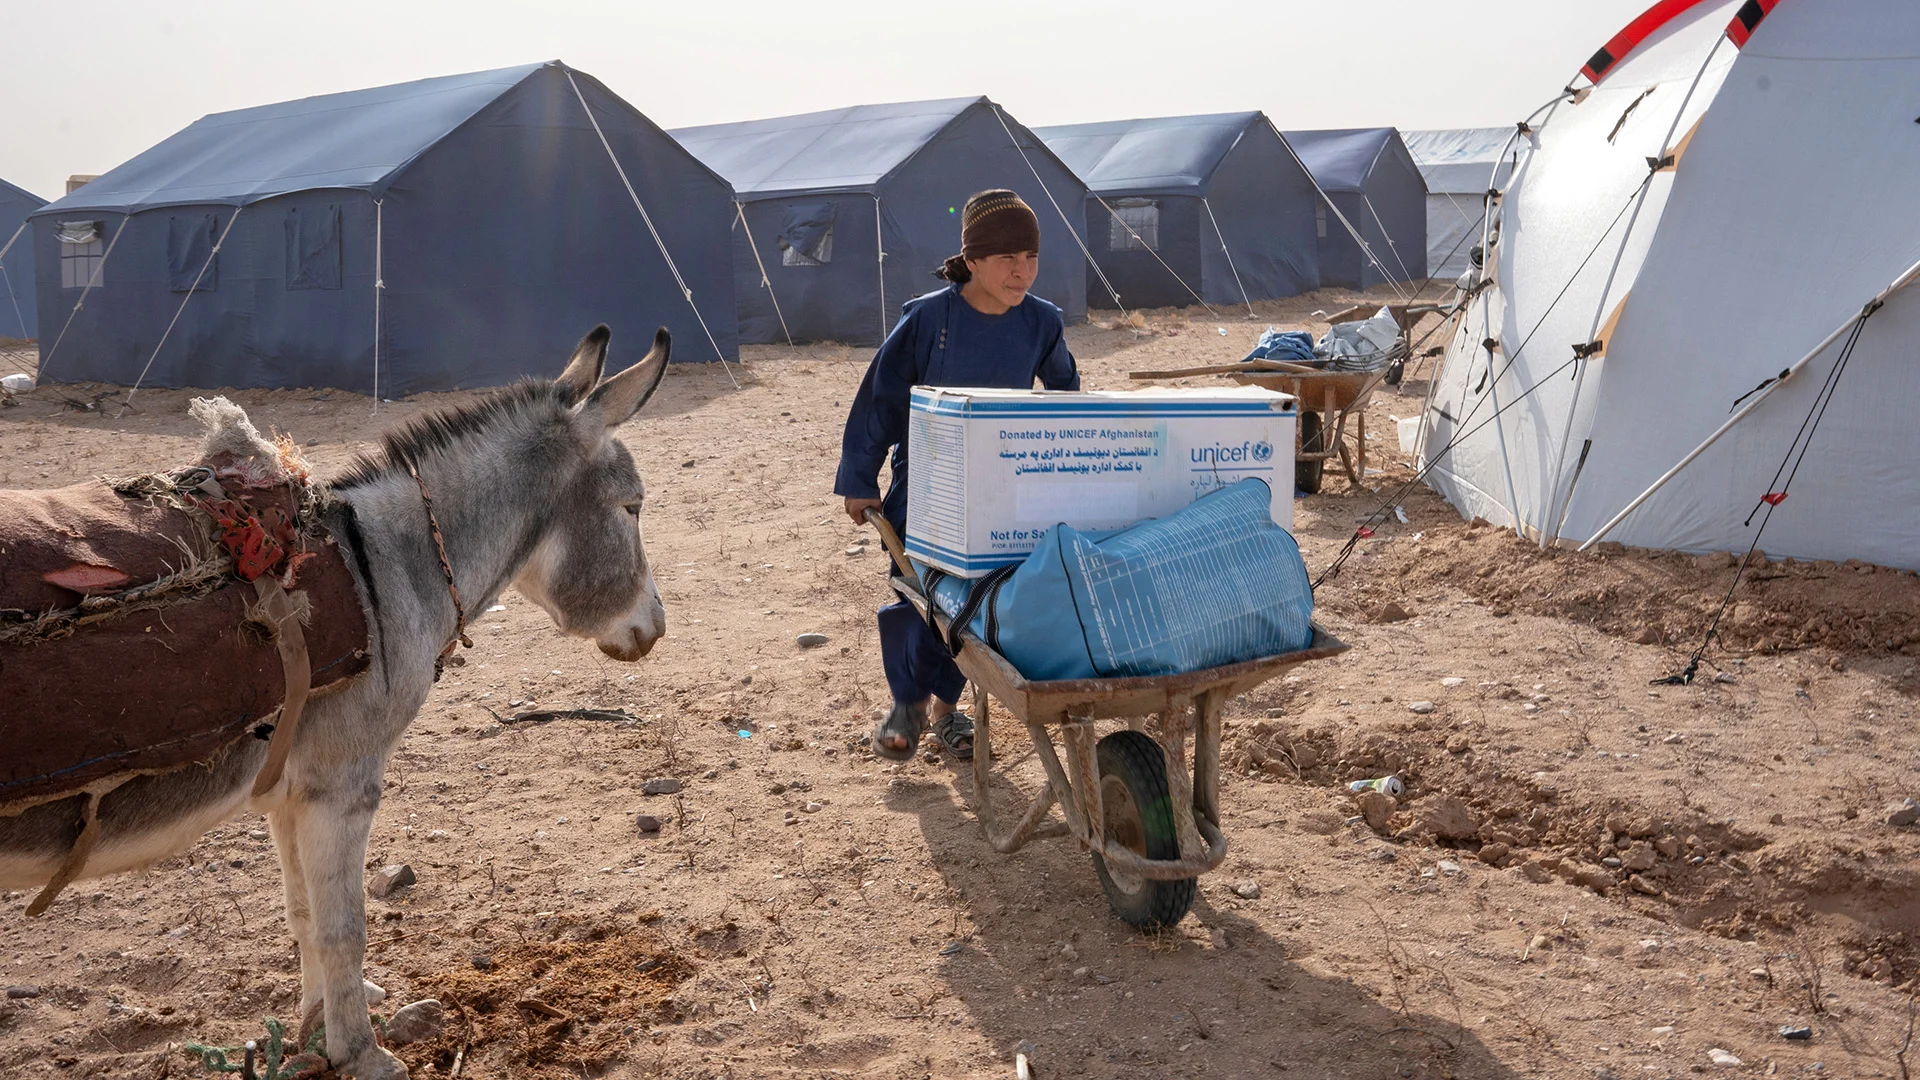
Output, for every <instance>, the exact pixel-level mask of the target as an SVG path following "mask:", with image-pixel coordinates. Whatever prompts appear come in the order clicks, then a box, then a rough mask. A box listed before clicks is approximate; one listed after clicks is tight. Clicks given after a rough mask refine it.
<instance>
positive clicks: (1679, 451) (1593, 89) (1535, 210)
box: [1422, 0, 1920, 568]
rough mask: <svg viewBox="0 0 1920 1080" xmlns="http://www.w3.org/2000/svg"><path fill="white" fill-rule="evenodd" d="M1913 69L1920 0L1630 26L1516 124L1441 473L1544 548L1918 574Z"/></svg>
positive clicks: (1777, 4)
mask: <svg viewBox="0 0 1920 1080" xmlns="http://www.w3.org/2000/svg"><path fill="white" fill-rule="evenodd" d="M1916 86H1920V4H1914V3H1912V2H1910V0H1849V2H1848V3H1844V4H1826V3H1817V2H1814V0H1745V2H1742V0H1666V2H1663V3H1660V4H1657V5H1655V7H1653V8H1652V9H1650V10H1649V11H1648V12H1647V13H1646V14H1645V15H1643V16H1641V17H1640V18H1639V19H1637V20H1635V21H1634V22H1633V23H1632V24H1631V25H1629V26H1628V28H1627V29H1626V30H1624V31H1622V33H1621V34H1620V35H1618V36H1616V37H1615V38H1614V39H1613V40H1612V41H1609V42H1608V43H1607V44H1606V46H1605V47H1604V48H1603V49H1601V50H1600V51H1599V52H1598V53H1596V54H1595V55H1594V57H1593V59H1592V60H1590V61H1589V62H1588V64H1587V66H1586V67H1584V68H1583V69H1582V70H1581V76H1580V78H1579V79H1577V80H1575V83H1574V86H1573V87H1570V88H1569V89H1568V90H1567V91H1566V92H1563V93H1562V94H1560V95H1558V96H1556V97H1555V98H1554V100H1553V101H1552V102H1550V103H1549V104H1547V105H1546V106H1543V107H1542V108H1541V109H1540V110H1539V111H1538V112H1537V113H1536V114H1535V115H1534V116H1533V117H1530V118H1528V120H1527V123H1526V125H1525V130H1524V131H1522V130H1521V129H1520V128H1516V136H1515V140H1514V147H1513V148H1512V149H1514V150H1517V151H1518V156H1517V159H1516V160H1517V162H1518V165H1517V167H1516V169H1515V171H1514V174H1513V177H1512V179H1511V181H1510V182H1509V183H1508V185H1507V187H1506V188H1505V189H1504V191H1503V193H1502V195H1501V196H1500V198H1499V199H1497V200H1496V201H1495V205H1494V206H1493V208H1492V211H1491V213H1490V215H1489V217H1488V220H1487V221H1486V222H1485V223H1484V224H1483V226H1482V230H1483V233H1485V235H1486V238H1487V240H1489V241H1490V245H1489V248H1488V250H1489V251H1490V252H1491V257H1490V259H1489V266H1490V271H1491V272H1490V276H1489V279H1488V281H1487V282H1486V283H1485V284H1484V286H1483V287H1482V288H1481V289H1480V291H1479V292H1477V293H1476V294H1475V295H1473V296H1472V298H1471V299H1470V300H1469V301H1468V302H1467V304H1466V305H1465V307H1464V309H1463V311H1462V313H1461V317H1460V324H1459V328H1458V331H1457V332H1456V334H1455V336H1454V339H1453V342H1452V344H1451V346H1450V347H1449V349H1448V353H1447V357H1446V360H1445V362H1444V364H1443V366H1442V368H1441V370H1440V372H1439V373H1438V375H1437V376H1436V378H1435V380H1434V383H1433V388H1432V390H1431V392H1430V395H1429V401H1428V409H1427V413H1426V421H1425V424H1424V426H1423V428H1424V429H1423V441H1422V455H1423V458H1424V459H1425V463H1427V464H1430V465H1431V472H1430V473H1429V482H1430V483H1432V484H1433V485H1434V487H1435V488H1436V489H1438V490H1439V491H1440V492H1441V493H1442V494H1443V495H1445V496H1446V498H1447V499H1448V500H1449V501H1450V502H1452V503H1453V504H1454V505H1455V506H1456V507H1458V508H1459V509H1460V511H1461V513H1462V514H1463V515H1469V516H1473V515H1477V516H1481V517H1484V518H1486V519H1488V520H1490V521H1495V522H1499V523H1504V524H1506V525H1509V526H1510V527H1512V528H1514V529H1515V530H1516V531H1517V532H1519V533H1521V534H1522V535H1524V536H1526V537H1528V538H1531V539H1534V540H1537V541H1539V542H1540V543H1542V544H1561V545H1569V546H1587V545H1591V544H1593V543H1596V542H1599V541H1601V540H1603V539H1605V540H1615V541H1620V542H1623V543H1626V544H1628V545H1633V546H1640V547H1652V548H1666V549H1678V550H1683V551H1736V552H1744V551H1746V550H1747V549H1748V548H1749V547H1751V546H1754V545H1755V544H1756V538H1757V543H1758V546H1759V547H1760V548H1761V549H1762V550H1764V551H1765V552H1767V553H1768V554H1771V555H1775V556H1781V555H1786V556H1793V557H1797V558H1803V559H1831V560H1836V561H1837V560H1845V559H1855V558H1857V559H1862V560H1866V561H1870V562H1876V563H1881V564H1884V565H1892V566H1901V567H1910V568H1911V567H1920V467H1916V463H1917V462H1920V422H1916V411H1920V296H1916V295H1914V293H1915V290H1908V289H1907V288H1906V285H1907V284H1908V283H1909V282H1911V281H1912V280H1913V279H1914V278H1915V277H1916V276H1920V270H1917V269H1916V264H1920V199H1916V198H1915V197H1914V195H1913V190H1914V187H1915V185H1916V183H1920V123H1916V117H1920V100H1916V99H1915V98H1914V96H1913V88H1914V87H1916ZM1509 153H1511V150H1510V151H1509ZM1863 315H1864V317H1863ZM1783 373H1788V374H1785V375H1784V377H1783ZM1762 530H1764V532H1762Z"/></svg>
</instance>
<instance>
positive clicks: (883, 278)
mask: <svg viewBox="0 0 1920 1080" xmlns="http://www.w3.org/2000/svg"><path fill="white" fill-rule="evenodd" d="M873 264H874V271H875V274H876V275H877V276H878V277H879V279H880V340H881V341H885V340H887V331H889V330H892V329H893V327H891V326H889V325H887V245H886V244H885V243H883V242H882V237H881V233H880V193H879V192H878V191H876V192H874V193H873Z"/></svg>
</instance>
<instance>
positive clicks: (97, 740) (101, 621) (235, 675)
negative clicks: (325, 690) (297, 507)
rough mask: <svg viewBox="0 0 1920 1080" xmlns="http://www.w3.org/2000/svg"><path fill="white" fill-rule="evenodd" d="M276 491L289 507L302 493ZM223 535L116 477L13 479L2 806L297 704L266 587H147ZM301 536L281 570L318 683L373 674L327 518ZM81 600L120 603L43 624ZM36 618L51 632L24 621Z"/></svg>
mask: <svg viewBox="0 0 1920 1080" xmlns="http://www.w3.org/2000/svg"><path fill="white" fill-rule="evenodd" d="M278 492H279V500H280V502H281V503H282V504H283V505H284V507H285V510H286V511H287V512H288V513H290V512H291V510H292V509H293V507H292V502H293V500H292V495H291V494H290V493H289V492H288V491H287V490H286V489H284V488H282V489H278ZM254 494H256V495H258V489H256V491H255V492H254ZM212 535H213V534H212V531H211V529H210V526H209V523H208V521H207V518H206V516H205V515H203V514H201V513H200V512H199V511H196V510H191V509H184V508H181V507H179V506H176V505H171V504H170V502H169V501H168V500H159V499H145V498H137V497H129V496H123V495H121V494H119V493H118V492H116V491H115V490H114V489H113V488H112V487H109V486H108V485H107V484H106V483H103V482H98V481H96V482H92V483H86V484H77V485H75V486H73V487H67V488H57V489H52V490H43V491H8V490H0V808H4V807H6V806H7V805H9V804H16V805H24V804H27V803H32V802H39V801H42V800H44V799H46V798H49V797H53V796H56V795H59V794H63V793H67V792H74V791H78V790H80V789H81V788H83V787H85V786H87V785H89V784H91V783H93V782H94V781H96V780H99V779H101V778H103V777H108V776H112V775H115V774H123V773H131V772H154V771H159V770H163V769H167V768H171V767H174V766H178V765H184V764H186V763H188V762H194V761H204V760H206V759H207V758H208V757H210V756H211V755H212V754H213V753H214V751H216V750H218V749H219V748H221V747H222V746H225V745H226V744H228V743H230V742H232V741H233V740H235V739H238V738H242V737H244V736H246V735H248V734H249V733H250V732H251V733H253V734H256V735H259V736H260V737H263V738H264V737H265V730H264V729H262V730H259V731H255V730H254V729H256V728H257V727H260V726H261V725H262V724H263V723H264V722H267V721H270V720H271V719H272V718H273V714H274V711H275V710H276V709H278V708H279V706H280V704H281V702H282V701H283V700H284V699H285V697H286V686H285V683H286V676H285V673H284V669H283V667H282V663H281V658H280V655H279V652H278V650H277V648H276V646H275V645H274V643H273V641H272V640H271V635H270V632H263V631H264V628H263V627H262V625H261V624H260V622H259V621H258V620H257V619H255V618H253V617H252V616H250V609H253V608H255V607H256V606H257V603H258V598H257V595H256V593H255V589H254V586H253V585H251V584H249V583H248V582H245V581H241V580H239V579H238V578H237V577H235V576H234V575H233V574H232V573H231V572H228V573H224V574H219V575H215V576H211V577H209V578H208V579H207V580H205V581H204V582H203V583H201V584H199V585H198V586H197V587H195V588H190V589H185V590H182V589H178V588H175V589H171V590H160V591H159V592H158V595H154V596H151V597H145V596H143V595H142V592H141V590H142V587H143V586H149V585H151V583H154V582H156V581H159V580H160V579H163V578H171V579H172V580H173V581H174V582H176V583H177V582H179V581H181V580H182V576H183V571H186V573H185V575H184V576H186V577H189V578H190V577H192V576H193V574H192V568H193V567H194V566H195V565H199V566H203V567H204V566H205V565H206V561H205V560H207V559H208V558H217V557H218V553H219V551H220V549H219V547H218V546H217V544H216V543H215V542H214V541H213V540H212V539H211V537H212ZM296 546H297V547H299V548H300V549H302V551H303V553H304V554H305V556H306V557H295V558H294V559H292V560H291V561H290V562H288V563H285V564H283V565H287V566H290V569H289V570H287V571H286V574H287V578H288V580H289V584H288V585H287V590H288V594H289V596H290V597H292V598H293V600H294V601H295V603H296V604H304V605H305V607H306V618H305V619H303V620H302V626H303V633H304V636H305V638H306V644H307V651H308V655H309V657H310V659H311V662H312V667H313V677H312V680H311V681H312V685H313V687H315V688H316V689H317V688H319V687H322V686H326V685H328V684H330V683H334V682H337V681H339V680H341V679H345V678H349V677H351V676H353V675H357V674H359V673H360V672H361V671H364V670H366V668H367V665H368V658H367V623H366V616H365V613H364V612H363V611H362V610H361V607H360V600H359V597H358V595H357V594H356V593H355V591H354V585H353V578H352V576H351V574H350V573H349V572H348V570H347V566H346V562H345V561H344V560H343V559H342V557H341V553H340V550H339V548H338V546H337V545H335V543H334V542H333V540H332V539H331V538H330V537H329V536H327V535H326V533H325V531H324V529H321V528H319V527H318V526H310V527H309V528H308V529H307V530H306V531H304V532H302V533H300V534H299V536H298V537H297V539H296ZM90 597H91V598H92V599H91V600H89V598H90ZM128 597H133V598H135V599H136V600H139V601H141V602H139V603H132V604H129V603H126V602H124V601H125V600H126V598H128ZM83 603H88V604H95V605H99V606H100V608H101V610H102V611H106V612H108V614H106V615H105V616H104V617H102V618H98V619H92V618H86V619H85V621H82V622H80V623H79V624H78V625H75V622H74V620H72V619H66V620H60V621H59V623H58V628H57V629H53V630H52V631H51V632H47V631H46V627H47V626H48V624H47V623H46V622H45V621H39V622H38V623H36V621H35V617H36V616H42V615H44V614H45V613H47V612H58V611H72V610H73V609H75V608H76V607H80V606H81V605H83ZM93 614H95V613H94V612H89V613H88V616H91V615H93ZM30 624H34V625H38V626H39V627H40V632H34V633H26V632H23V628H28V627H29V625H30ZM9 635H10V636H9Z"/></svg>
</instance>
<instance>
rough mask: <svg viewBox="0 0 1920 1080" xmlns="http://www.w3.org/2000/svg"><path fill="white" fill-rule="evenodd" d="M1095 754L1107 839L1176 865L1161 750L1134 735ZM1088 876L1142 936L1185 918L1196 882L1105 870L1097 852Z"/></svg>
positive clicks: (1105, 743) (1110, 741) (1115, 737)
mask: <svg viewBox="0 0 1920 1080" xmlns="http://www.w3.org/2000/svg"><path fill="white" fill-rule="evenodd" d="M1096 754H1097V757H1098V760H1099V763H1100V801H1101V804H1102V806H1103V807H1104V808H1105V812H1106V835H1107V836H1108V838H1110V839H1112V840H1115V841H1117V842H1118V843H1119V844H1120V846H1121V847H1124V848H1126V849H1128V850H1129V851H1132V852H1134V853H1136V854H1139V855H1143V856H1145V857H1147V858H1149V859H1178V858H1179V857H1180V837H1179V835H1178V834H1177V833H1175V832H1174V828H1173V807H1172V799H1171V797H1170V796H1169V795H1168V794H1167V766H1166V755H1164V754H1162V753H1161V752H1160V744H1159V743H1156V742H1154V741H1153V740H1152V739H1151V738H1149V737H1148V736H1146V735H1144V734H1142V733H1141V732H1138V731H1116V732H1114V733H1113V734H1111V735H1108V736H1107V737H1106V738H1104V739H1101V740H1100V745H1099V748H1098V749H1097V751H1096ZM1093 872H1094V873H1096V874H1098V875H1100V888H1101V889H1102V890H1104V891H1105V892H1106V894H1107V903H1109V904H1112V905H1113V911H1114V914H1116V915H1119V916H1120V918H1121V919H1122V920H1124V921H1125V922H1127V923H1128V924H1129V925H1131V926H1133V927H1134V928H1136V929H1139V930H1146V931H1154V930H1159V929H1162V928H1164V927H1168V926H1172V925H1173V924H1174V923H1177V922H1179V921H1180V920H1181V919H1182V918H1184V917H1186V914H1187V909H1188V908H1190V907H1192V906H1193V893H1194V888H1195V885H1196V884H1197V883H1198V881H1199V879H1198V878H1181V879H1179V880H1177V881H1149V880H1146V879H1144V878H1137V877H1134V876H1133V875H1132V874H1128V873H1126V872H1124V871H1119V870H1114V869H1111V868H1110V867H1108V866H1107V860H1106V859H1104V858H1102V857H1101V856H1100V853H1099V852H1097V851H1096V852H1094V853H1093Z"/></svg>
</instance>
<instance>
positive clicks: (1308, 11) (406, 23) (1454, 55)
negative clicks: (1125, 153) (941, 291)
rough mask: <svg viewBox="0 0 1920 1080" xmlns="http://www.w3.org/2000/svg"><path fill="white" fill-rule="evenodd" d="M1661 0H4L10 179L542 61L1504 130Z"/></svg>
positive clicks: (697, 117)
mask: <svg viewBox="0 0 1920 1080" xmlns="http://www.w3.org/2000/svg"><path fill="white" fill-rule="evenodd" d="M1649 3H1651V0H1588V2H1585V3H1579V4H1574V3H1567V2H1565V0H1425V2H1415V0H1340V2H1332V0H1327V2H1306V0H1215V2H1203V0H1162V2H1159V3H1154V4H1131V3H1125V2H1109V3H1092V2H1086V0H1066V2H1061V0H1032V2H1030V3H1025V4H1003V3H974V4H968V3H945V4H932V3H925V2H900V0H895V2H892V3H873V2H844V3H812V4H807V3H797V2H777V0H676V2H673V3H660V2H657V0H641V2H638V3H626V4H612V3H592V2H585V0H532V2H519V3H508V2H504V0H466V2H464V3H409V2H406V0H387V2H384V3H368V2H364V0H327V2H321V3H288V2H286V0H277V2H276V0H264V2H261V0H256V2H253V3H237V2H234V0H146V2H137V0H102V2H88V0H60V2H55V0H4V7H3V8H0V38H4V40H6V41H7V42H8V53H9V58H8V60H7V63H6V64H4V65H0V101H4V102H6V103H7V108H6V113H7V116H6V121H5V123H4V125H0V133H4V138H0V177H4V178H5V179H7V180H10V181H12V182H13V183H15V184H18V185H20V186H21V187H24V188H26V189H28V190H30V191H33V192H35V193H37V194H39V195H41V196H44V197H47V198H54V197H57V196H58V195H60V194H61V193H63V192H64V191H65V181H66V178H67V176H68V174H70V173H99V172H105V171H106V170H108V169H110V168H112V167H113V166H114V165H116V164H118V163H120V162H122V161H124V160H126V159H127V158H129V157H131V156H132V155H134V154H136V153H138V152H139V151H141V150H143V149H145V148H146V147H148V146H151V145H152V144H154V143H156V142H158V141H160V140H161V139H163V138H165V137H167V136H168V135H170V134H172V133H173V132H175V131H177V130H179V129H180V128H183V127H185V126H186V125H188V124H190V123H192V122H193V121H194V120H196V119H198V118H199V117H201V116H203V115H205V114H207V113H210V112H220V111H223V110H226V109H235V108H241V107H244V106H248V105H259V104H264V103H266V102H272V101H283V100H286V99H288V98H298V97H306V96H308V95H311V94H323V93H331V92H334V91H338V90H351V89H356V88H359V87H364V86H377V85H380V84H382V83H393V82H404V81H407V80H409V79H418V78H424V77H426V76H429V75H447V74H452V73H455V72H462V71H477V70H481V69H485V68H495V67H505V66H508V65H510V64H521V63H529V62H534V61H541V60H556V59H557V60H564V61H566V62H567V63H569V64H571V65H573V66H574V67H576V68H579V69H581V70H583V71H586V72H589V73H591V74H593V75H594V76H596V77H598V78H599V79H600V80H601V81H602V82H605V83H606V84H607V85H608V86H609V87H611V88H612V89H613V90H614V92H615V93H618V94H620V95H622V96H623V97H625V98H626V99H627V100H628V101H630V102H632V103H633V104H634V105H635V106H636V107H638V108H639V109H640V110H641V111H642V112H644V113H646V114H648V115H649V116H650V117H652V118H653V119H654V121H655V122H657V123H659V124H661V125H662V126H665V127H678V126H682V125H687V124H702V123H712V122H716V121H723V120H744V119H749V118H752V117H760V116H778V115H781V114H783V113H793V112H805V111H808V110H811V109H823V108H831V107H834V106H839V105H851V104H858V103H864V102H884V101H907V100H913V99H916V98H935V97H957V96H961V95H968V94H986V95H988V96H990V97H992V98H993V99H994V100H996V101H998V102H1000V103H1001V104H1002V105H1004V106H1005V107H1006V108H1007V111H1008V112H1009V113H1010V114H1012V115H1013V116H1014V117H1016V118H1018V119H1019V120H1021V121H1022V122H1024V123H1026V124H1029V125H1038V124H1061V123H1074V122H1081V121H1091V120H1110V119H1120V118H1126V117H1134V116H1164V115H1171V114H1179V113H1197V112H1225V111H1231V110H1241V109H1263V110H1265V111H1266V112H1267V113H1268V114H1269V115H1270V116H1272V117H1273V118H1274V120H1275V121H1276V122H1277V123H1278V124H1279V125H1280V126H1281V127H1283V128H1290V127H1355V126H1363V125H1386V124H1392V125H1396V126H1398V127H1402V128H1430V127H1476V126H1483V125H1498V124H1506V123H1510V122H1512V121H1514V120H1517V119H1519V118H1520V117H1522V116H1524V115H1526V114H1527V113H1528V112H1530V111H1531V110H1532V109H1533V107H1534V106H1536V105H1538V104H1540V103H1542V102H1544V101H1546V100H1547V99H1548V98H1549V97H1551V96H1552V95H1553V93H1554V91H1556V90H1558V89H1559V88H1560V87H1562V86H1564V85H1566V84H1567V82H1568V80H1569V79H1571V78H1572V76H1573V74H1574V72H1575V71H1577V70H1578V69H1579V66H1580V65H1581V63H1583V62H1584V61H1585V60H1586V59H1587V57H1588V56H1590V55H1591V54H1592V53H1593V51H1594V49H1596V48H1598V47H1599V46H1600V45H1601V44H1602V43H1604V42H1605V41H1606V39H1607V38H1608V37H1610V36H1612V35H1613V34H1614V33H1615V32H1616V31H1618V30H1619V29H1620V28H1621V27H1622V26H1624V25H1626V23H1627V22H1628V21H1629V20H1631V19H1632V18H1633V16H1635V15H1636V14H1638V13H1639V12H1640V10H1642V9H1643V8H1644V7H1646V6H1647V5H1648V4H1649Z"/></svg>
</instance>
